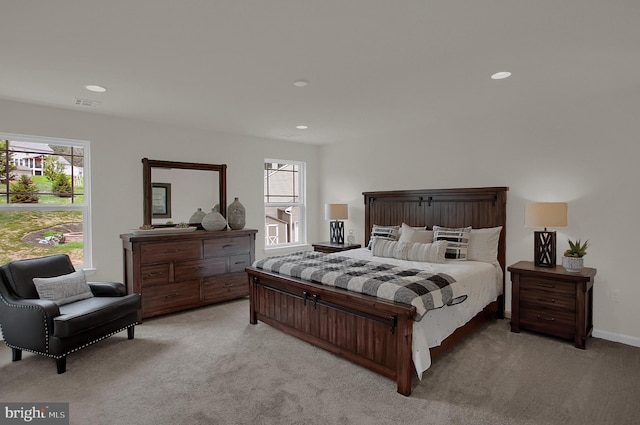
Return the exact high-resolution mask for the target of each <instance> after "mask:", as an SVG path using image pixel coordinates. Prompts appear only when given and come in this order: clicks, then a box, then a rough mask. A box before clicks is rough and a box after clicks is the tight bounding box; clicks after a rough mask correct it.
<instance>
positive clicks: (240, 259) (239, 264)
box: [229, 254, 251, 273]
mask: <svg viewBox="0 0 640 425" xmlns="http://www.w3.org/2000/svg"><path fill="white" fill-rule="evenodd" d="M250 265H251V255H250V254H239V255H230V256H229V273H237V272H243V271H244V269H245V268H246V267H249V266H250Z"/></svg>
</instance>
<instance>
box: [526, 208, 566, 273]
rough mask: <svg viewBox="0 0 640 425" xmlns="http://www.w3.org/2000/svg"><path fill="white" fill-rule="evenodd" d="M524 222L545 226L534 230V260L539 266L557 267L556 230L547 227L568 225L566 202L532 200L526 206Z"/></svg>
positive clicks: (534, 225) (535, 225)
mask: <svg viewBox="0 0 640 425" xmlns="http://www.w3.org/2000/svg"><path fill="white" fill-rule="evenodd" d="M524 224H525V226H529V227H544V230H536V231H535V232H533V237H534V252H533V255H534V257H533V258H534V260H533V263H534V265H535V266H537V267H555V265H556V232H555V230H547V227H567V204H566V202H530V203H528V204H527V205H526V206H525V210H524Z"/></svg>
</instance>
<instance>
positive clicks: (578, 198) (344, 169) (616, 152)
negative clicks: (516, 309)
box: [318, 92, 640, 346]
mask: <svg viewBox="0 0 640 425" xmlns="http://www.w3.org/2000/svg"><path fill="white" fill-rule="evenodd" d="M639 110H640V105H639V104H638V98H637V96H635V98H634V97H633V95H632V93H631V92H629V94H626V93H607V92H604V93H601V94H598V95H597V96H594V97H592V98H585V99H566V100H565V101H564V102H562V101H560V102H558V103H557V104H545V103H544V102H536V103H530V104H528V103H526V102H524V101H523V104H522V105H519V107H518V108H517V109H516V108H512V109H509V108H503V109H502V110H501V112H498V110H494V109H493V108H492V105H487V108H486V109H484V110H481V111H478V114H477V115H476V116H472V117H469V116H456V115H455V114H452V113H450V112H449V113H442V114H437V113H436V114H434V115H433V116H429V117H425V121H424V123H422V124H419V125H416V127H415V128H410V129H407V130H405V131H403V132H400V133H395V134H386V135H376V136H374V137H371V138H368V139H366V140H344V141H341V142H340V143H336V144H333V145H327V146H323V147H322V148H321V168H320V171H319V173H320V175H321V176H323V179H322V186H321V188H320V201H321V203H324V202H348V203H349V220H348V221H347V222H346V223H345V229H350V228H352V229H354V231H355V233H356V240H357V241H360V242H361V243H362V242H363V240H364V234H363V231H364V229H363V227H364V205H363V197H362V192H363V191H373V190H394V189H436V188H448V187H479V186H508V187H509V188H510V190H509V192H508V194H507V264H513V263H515V262H517V261H520V260H530V261H531V260H532V259H533V230H534V229H531V228H525V227H524V205H525V203H526V202H529V201H566V202H568V204H569V211H568V221H569V226H568V227H567V228H562V229H556V230H557V231H558V235H557V240H558V244H557V245H558V249H557V250H558V262H560V261H561V255H562V252H563V251H564V249H566V248H567V245H568V244H567V238H572V239H573V238H579V239H582V240H585V239H588V240H589V241H590V243H591V247H590V248H589V250H588V254H587V256H586V257H585V265H586V266H588V267H594V268H597V269H598V273H597V276H596V281H595V289H594V327H595V331H594V335H595V336H599V337H603V338H606V339H611V340H617V341H620V342H626V343H629V344H632V345H637V346H640V327H639V326H638V323H640V309H638V300H640V281H639V278H638V277H637V276H636V271H637V265H636V264H635V262H636V261H637V256H638V253H639V250H638V242H639V241H640V231H639V230H638V219H639V217H640V199H639V197H638V183H639V182H640V171H638V170H639V167H638V166H637V161H638V158H640V141H639V140H638V135H640V120H638V119H637V112H638V111H639ZM327 227H328V225H327V224H326V223H325V222H322V223H320V228H319V229H318V234H319V235H325V237H324V238H326V237H327V236H326V235H328V229H327ZM612 291H613V292H614V293H615V292H616V291H617V293H618V299H619V301H614V300H612V299H611V293H612ZM506 292H507V300H506V301H507V309H508V310H510V305H511V304H510V303H511V291H510V279H509V276H507V290H506Z"/></svg>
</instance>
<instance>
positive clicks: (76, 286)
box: [33, 270, 93, 305]
mask: <svg viewBox="0 0 640 425" xmlns="http://www.w3.org/2000/svg"><path fill="white" fill-rule="evenodd" d="M33 284H34V285H35V286H36V291H38V296H39V297H40V299H43V300H51V301H53V302H54V303H56V304H58V305H63V304H69V303H72V302H74V301H80V300H84V299H85V298H91V297H93V293H92V292H91V288H90V287H89V284H88V283H87V280H86V278H85V276H84V271H83V270H78V271H77V272H73V273H69V274H64V275H62V276H56V277H34V278H33Z"/></svg>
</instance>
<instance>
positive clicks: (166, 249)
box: [140, 240, 202, 264]
mask: <svg viewBox="0 0 640 425" xmlns="http://www.w3.org/2000/svg"><path fill="white" fill-rule="evenodd" d="M200 257H202V242H201V241H199V240H193V241H174V242H161V243H149V244H142V246H141V247H140V261H141V262H142V264H152V263H163V262H167V261H176V260H190V259H195V258H200Z"/></svg>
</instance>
